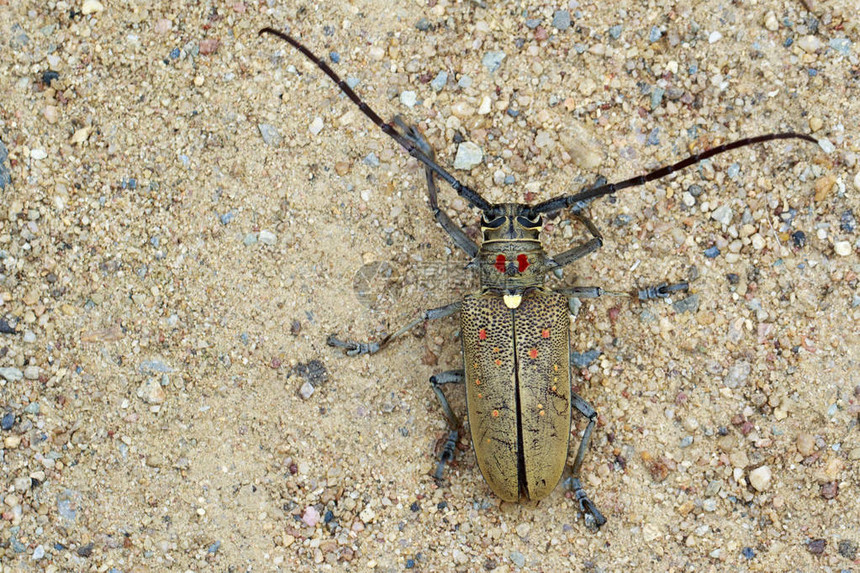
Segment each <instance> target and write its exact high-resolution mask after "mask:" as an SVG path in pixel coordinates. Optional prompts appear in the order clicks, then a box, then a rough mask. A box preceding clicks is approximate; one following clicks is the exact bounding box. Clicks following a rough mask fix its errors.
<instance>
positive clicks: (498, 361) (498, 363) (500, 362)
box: [496, 358, 502, 366]
mask: <svg viewBox="0 0 860 573" xmlns="http://www.w3.org/2000/svg"><path fill="white" fill-rule="evenodd" d="M501 365H502V361H501V360H499V359H498V358H496V366H501Z"/></svg>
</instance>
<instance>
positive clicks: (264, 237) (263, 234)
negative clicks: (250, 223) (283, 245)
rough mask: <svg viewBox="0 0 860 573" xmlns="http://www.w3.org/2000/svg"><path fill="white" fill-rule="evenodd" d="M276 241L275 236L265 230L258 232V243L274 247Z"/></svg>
mask: <svg viewBox="0 0 860 573" xmlns="http://www.w3.org/2000/svg"><path fill="white" fill-rule="evenodd" d="M277 241H278V237H277V235H275V234H274V233H273V232H271V231H266V230H265V229H264V230H262V231H260V242H261V243H263V244H264V245H274V244H275V243H276V242H277Z"/></svg>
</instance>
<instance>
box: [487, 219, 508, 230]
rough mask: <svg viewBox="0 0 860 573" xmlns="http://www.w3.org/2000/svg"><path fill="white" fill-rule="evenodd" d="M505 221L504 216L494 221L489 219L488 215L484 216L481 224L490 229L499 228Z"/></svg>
mask: <svg viewBox="0 0 860 573" xmlns="http://www.w3.org/2000/svg"><path fill="white" fill-rule="evenodd" d="M504 223H505V218H504V217H496V218H495V219H493V220H492V221H487V218H486V217H482V219H481V225H482V226H484V227H487V228H488V229H498V228H499V227H501V226H502V225H503V224H504Z"/></svg>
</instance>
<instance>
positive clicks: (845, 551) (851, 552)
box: [836, 539, 857, 561]
mask: <svg viewBox="0 0 860 573" xmlns="http://www.w3.org/2000/svg"><path fill="white" fill-rule="evenodd" d="M836 549H837V551H839V555H841V556H842V557H844V558H845V559H848V560H849V561H854V560H855V559H856V558H857V543H856V542H855V541H852V540H850V539H840V540H839V543H838V544H837V545H836Z"/></svg>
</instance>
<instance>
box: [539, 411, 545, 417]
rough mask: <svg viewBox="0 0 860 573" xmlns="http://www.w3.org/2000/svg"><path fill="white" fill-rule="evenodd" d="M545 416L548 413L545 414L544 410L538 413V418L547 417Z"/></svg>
mask: <svg viewBox="0 0 860 573" xmlns="http://www.w3.org/2000/svg"><path fill="white" fill-rule="evenodd" d="M545 415H546V412H544V411H543V410H541V411H540V412H538V416H545Z"/></svg>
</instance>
